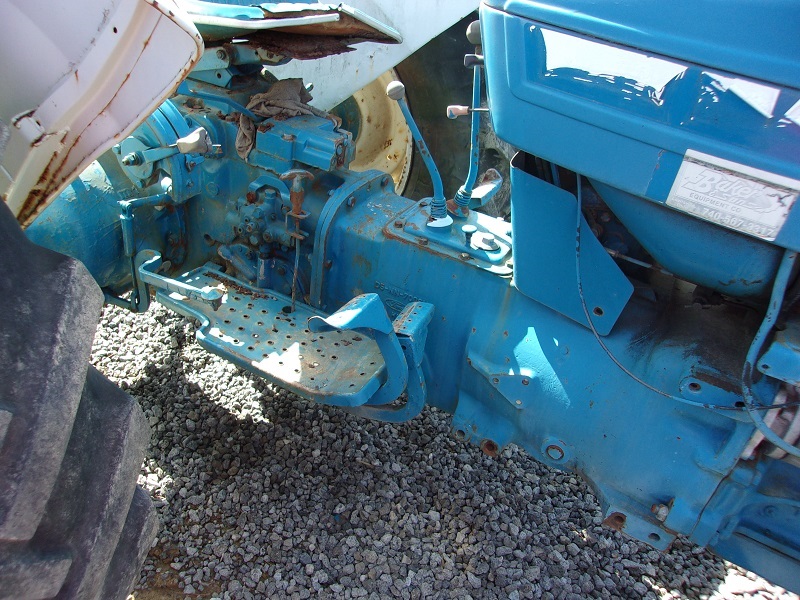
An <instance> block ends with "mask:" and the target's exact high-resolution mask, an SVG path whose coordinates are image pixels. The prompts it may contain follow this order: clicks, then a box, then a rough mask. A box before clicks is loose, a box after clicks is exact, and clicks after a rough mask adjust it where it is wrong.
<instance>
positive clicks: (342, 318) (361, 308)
mask: <svg viewBox="0 0 800 600" xmlns="http://www.w3.org/2000/svg"><path fill="white" fill-rule="evenodd" d="M308 328H309V329H310V330H311V331H313V332H315V333H324V332H326V331H334V330H340V331H341V330H344V331H357V332H359V333H363V334H364V335H368V336H369V337H371V338H372V339H374V340H375V343H376V344H377V345H378V348H379V349H380V352H381V355H382V356H383V360H384V364H385V365H386V381H385V382H384V383H383V385H382V386H381V387H380V388H379V389H378V390H377V391H376V392H375V394H373V396H372V397H371V398H370V400H369V403H370V404H373V405H381V404H389V403H391V402H393V401H394V400H396V399H397V397H398V396H399V395H400V394H401V393H402V392H403V390H404V389H405V388H406V384H407V383H408V364H407V363H406V358H405V355H404V353H403V349H402V348H401V347H400V342H399V340H398V339H397V335H396V334H395V332H394V326H393V324H392V322H391V321H390V320H389V315H388V314H386V308H385V307H384V306H383V302H382V301H381V299H380V296H378V294H362V295H360V296H356V297H355V298H353V299H352V300H350V302H348V303H347V304H345V305H344V306H343V307H342V308H340V309H339V310H337V311H336V312H335V313H333V314H332V315H331V316H329V317H327V318H323V317H319V316H313V317H310V318H309V319H308Z"/></svg>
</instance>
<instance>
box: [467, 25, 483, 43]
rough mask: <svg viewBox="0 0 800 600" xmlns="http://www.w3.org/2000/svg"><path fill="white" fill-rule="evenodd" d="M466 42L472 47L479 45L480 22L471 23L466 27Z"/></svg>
mask: <svg viewBox="0 0 800 600" xmlns="http://www.w3.org/2000/svg"><path fill="white" fill-rule="evenodd" d="M467 41H468V42H469V43H470V44H472V45H473V46H480V45H481V22H480V21H473V22H472V23H470V24H469V25H467Z"/></svg>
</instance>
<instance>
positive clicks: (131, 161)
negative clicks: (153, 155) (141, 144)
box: [122, 152, 142, 167]
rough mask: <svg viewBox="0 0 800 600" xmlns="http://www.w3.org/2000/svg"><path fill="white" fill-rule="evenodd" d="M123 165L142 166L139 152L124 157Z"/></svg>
mask: <svg viewBox="0 0 800 600" xmlns="http://www.w3.org/2000/svg"><path fill="white" fill-rule="evenodd" d="M122 164H123V165H125V166H126V167H136V166H138V165H140V164H142V157H141V155H140V154H139V153H138V152H131V153H130V154H127V155H125V156H123V157H122Z"/></svg>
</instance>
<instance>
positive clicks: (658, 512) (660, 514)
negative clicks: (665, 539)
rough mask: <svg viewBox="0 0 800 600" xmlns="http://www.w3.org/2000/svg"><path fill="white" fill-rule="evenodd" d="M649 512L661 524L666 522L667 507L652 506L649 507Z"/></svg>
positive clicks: (660, 505) (664, 505)
mask: <svg viewBox="0 0 800 600" xmlns="http://www.w3.org/2000/svg"><path fill="white" fill-rule="evenodd" d="M650 512H651V513H653V514H654V515H655V516H656V519H658V520H659V521H661V522H662V523H663V522H664V521H666V520H667V516H668V515H669V506H667V505H666V504H653V506H651V507H650Z"/></svg>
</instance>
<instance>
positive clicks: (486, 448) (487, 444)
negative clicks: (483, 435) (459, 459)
mask: <svg viewBox="0 0 800 600" xmlns="http://www.w3.org/2000/svg"><path fill="white" fill-rule="evenodd" d="M481 451H482V452H483V453H484V454H485V455H486V456H491V457H492V458H496V457H497V454H498V451H499V448H498V447H497V442H495V441H494V440H483V441H482V442H481Z"/></svg>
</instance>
